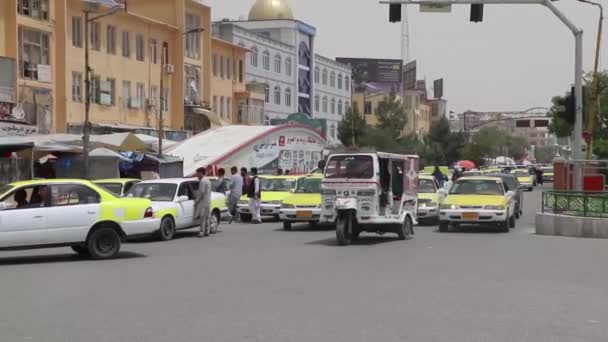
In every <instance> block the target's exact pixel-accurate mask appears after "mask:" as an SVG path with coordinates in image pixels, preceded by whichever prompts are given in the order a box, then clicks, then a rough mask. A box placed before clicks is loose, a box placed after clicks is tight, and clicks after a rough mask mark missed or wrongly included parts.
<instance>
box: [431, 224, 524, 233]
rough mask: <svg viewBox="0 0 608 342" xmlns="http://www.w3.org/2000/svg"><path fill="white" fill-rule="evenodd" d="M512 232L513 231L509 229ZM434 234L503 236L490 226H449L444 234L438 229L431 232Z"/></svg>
mask: <svg viewBox="0 0 608 342" xmlns="http://www.w3.org/2000/svg"><path fill="white" fill-rule="evenodd" d="M511 230H513V229H511ZM433 232H434V233H437V234H448V233H461V234H503V233H502V232H500V231H499V230H498V228H496V227H492V226H475V225H471V226H459V227H452V226H450V228H449V230H448V231H447V232H445V233H442V232H440V231H439V228H437V229H435V230H433Z"/></svg>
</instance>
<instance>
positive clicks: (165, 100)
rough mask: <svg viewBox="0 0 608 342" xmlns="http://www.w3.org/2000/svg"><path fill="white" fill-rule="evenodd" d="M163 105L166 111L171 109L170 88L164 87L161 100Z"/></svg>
mask: <svg viewBox="0 0 608 342" xmlns="http://www.w3.org/2000/svg"><path fill="white" fill-rule="evenodd" d="M161 102H162V103H161V105H162V106H163V110H164V111H168V110H169V88H165V89H163V99H162V101H161Z"/></svg>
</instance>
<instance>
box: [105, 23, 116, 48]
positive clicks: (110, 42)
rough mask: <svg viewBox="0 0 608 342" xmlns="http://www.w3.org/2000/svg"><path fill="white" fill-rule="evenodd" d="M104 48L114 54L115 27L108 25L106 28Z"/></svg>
mask: <svg viewBox="0 0 608 342" xmlns="http://www.w3.org/2000/svg"><path fill="white" fill-rule="evenodd" d="M106 50H107V52H108V53H109V54H112V55H115V54H116V27H114V26H112V25H108V28H107V30H106Z"/></svg>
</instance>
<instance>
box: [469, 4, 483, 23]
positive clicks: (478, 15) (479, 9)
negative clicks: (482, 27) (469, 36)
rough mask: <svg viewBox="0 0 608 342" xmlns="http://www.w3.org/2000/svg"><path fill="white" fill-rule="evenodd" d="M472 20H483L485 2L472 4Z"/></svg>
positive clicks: (477, 21)
mask: <svg viewBox="0 0 608 342" xmlns="http://www.w3.org/2000/svg"><path fill="white" fill-rule="evenodd" d="M471 21H472V22H474V23H480V22H482V21H483V4H476V5H471Z"/></svg>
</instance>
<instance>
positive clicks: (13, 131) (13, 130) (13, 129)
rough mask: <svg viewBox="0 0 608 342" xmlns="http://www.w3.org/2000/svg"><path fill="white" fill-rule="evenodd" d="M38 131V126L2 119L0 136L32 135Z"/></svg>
mask: <svg viewBox="0 0 608 342" xmlns="http://www.w3.org/2000/svg"><path fill="white" fill-rule="evenodd" d="M37 132H38V130H37V129H36V126H32V125H27V124H22V123H16V122H10V121H0V137H11V136H17V135H31V134H36V133H37Z"/></svg>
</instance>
